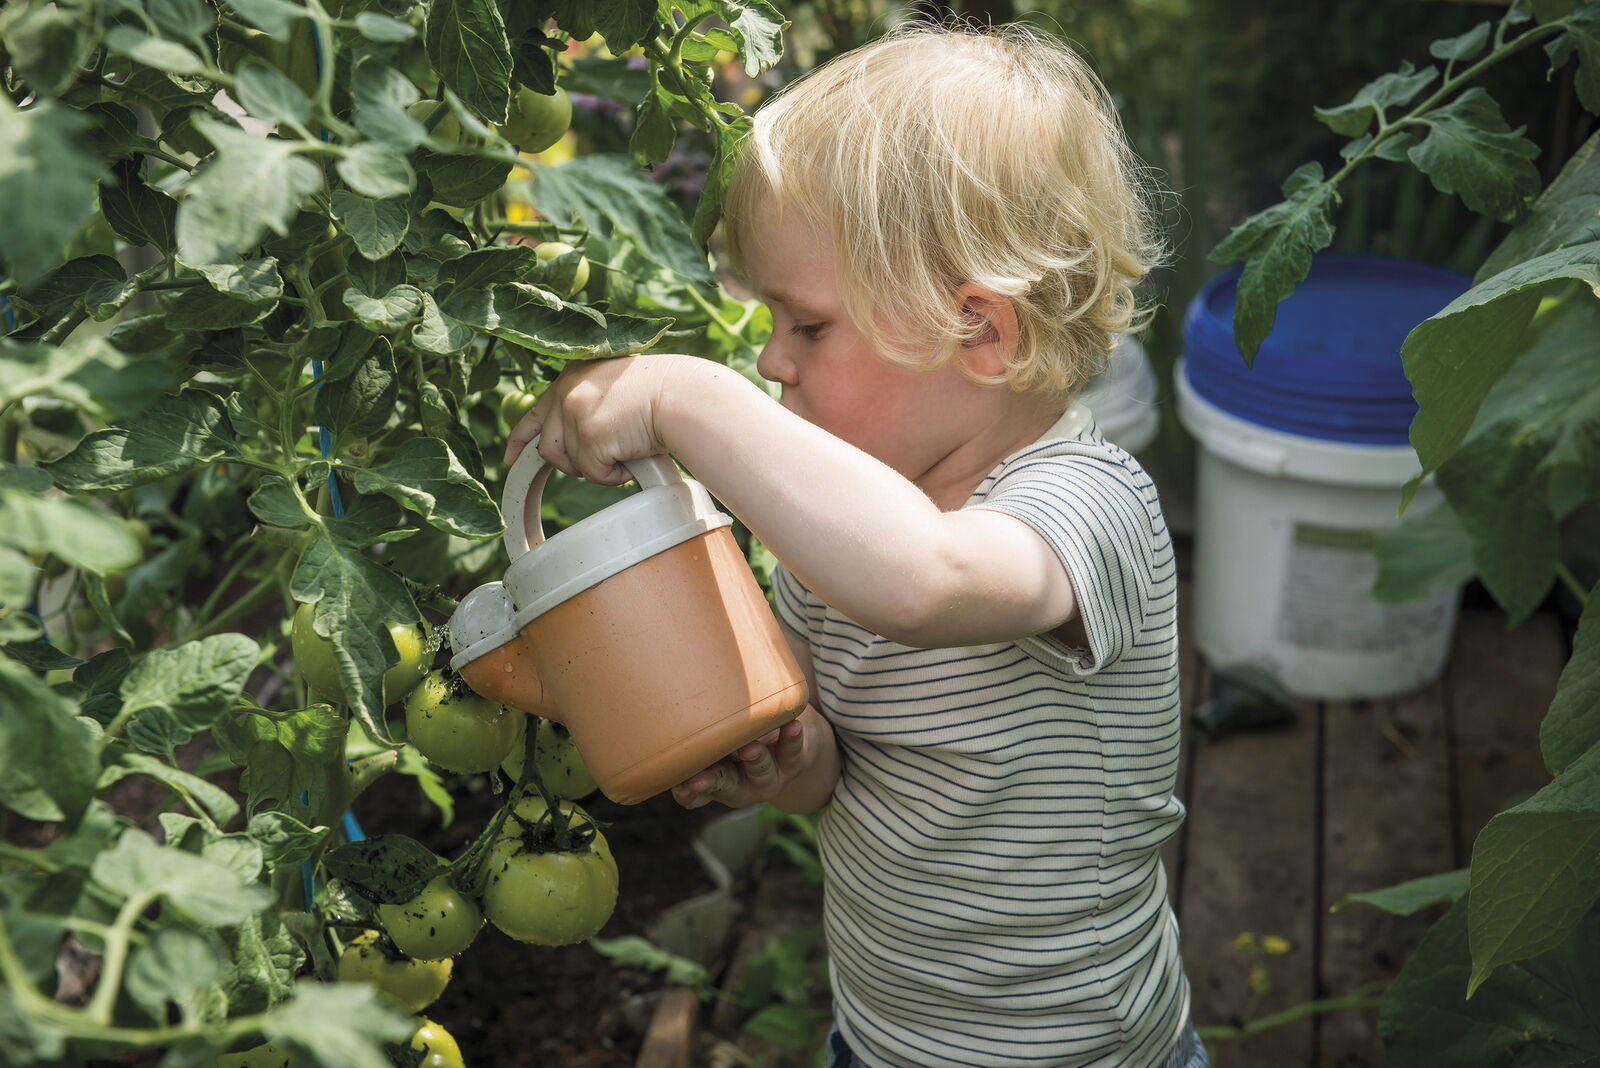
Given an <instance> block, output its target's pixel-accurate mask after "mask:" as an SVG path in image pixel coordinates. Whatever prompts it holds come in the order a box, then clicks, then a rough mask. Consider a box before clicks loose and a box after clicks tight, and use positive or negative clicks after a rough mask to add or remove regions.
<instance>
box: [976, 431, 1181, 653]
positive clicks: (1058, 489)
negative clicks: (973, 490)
mask: <svg viewBox="0 0 1600 1068" xmlns="http://www.w3.org/2000/svg"><path fill="white" fill-rule="evenodd" d="M1144 478H1145V483H1144V485H1141V484H1140V482H1139V478H1138V477H1136V472H1135V471H1133V470H1130V469H1129V468H1128V467H1127V466H1126V465H1124V464H1123V463H1121V462H1118V461H1117V460H1116V459H1115V458H1110V457H1108V458H1100V457H1097V456H1093V455H1072V456H1051V457H1045V458H1040V459H1030V460H1025V461H1022V462H1019V463H1017V464H1015V465H1013V466H1012V467H1009V468H1007V469H1005V470H1004V471H1003V472H1002V473H1001V475H1000V476H999V478H998V479H997V480H996V481H995V483H994V485H993V487H992V488H991V489H990V490H989V493H988V496H987V497H985V498H984V500H983V501H981V502H980V503H976V504H972V505H969V507H972V508H986V509H989V510H991V511H996V512H1004V513H1005V514H1006V515H1009V516H1013V517H1015V518H1017V519H1020V520H1021V521H1022V522H1024V523H1026V524H1028V526H1030V527H1032V528H1033V529H1034V530H1035V531H1036V532H1037V533H1038V534H1039V535H1040V536H1041V537H1042V538H1044V540H1045V542H1046V543H1048V544H1049V546H1050V548H1051V549H1053V550H1054V551H1055V554H1056V556H1057V557H1058V558H1059V559H1060V560H1061V563H1062V565H1063V566H1064V567H1065V568H1066V569H1067V576H1068V578H1069V579H1071V581H1072V589H1073V593H1074V594H1075V596H1076V598H1077V604H1078V612H1079V614H1080V615H1081V617H1082V619H1083V624H1084V630H1085V632H1086V633H1087V634H1088V637H1089V648H1088V649H1086V650H1085V649H1071V648H1069V647H1068V646H1066V645H1065V644H1063V643H1062V642H1061V641H1059V640H1057V639H1056V638H1053V637H1050V636H1048V635H1043V634H1041V635H1034V636H1032V637H1028V638H1023V639H1021V640H1020V641H1018V643H1017V644H1018V646H1019V647H1021V648H1022V650H1023V651H1024V652H1026V653H1028V654H1029V655H1030V656H1032V657H1034V658H1035V659H1037V660H1039V661H1041V662H1042V663H1044V664H1046V665H1047V666H1050V667H1053V668H1055V669H1057V670H1060V671H1068V672H1071V673H1072V674H1075V675H1081V676H1088V675H1094V674H1096V673H1097V672H1099V671H1102V670H1104V669H1105V668H1106V667H1107V666H1108V665H1111V664H1113V663H1115V662H1116V661H1117V660H1118V659H1119V658H1120V657H1121V656H1122V655H1123V654H1124V653H1125V652H1127V651H1128V650H1129V649H1130V648H1131V647H1132V646H1133V645H1134V644H1135V642H1136V641H1137V638H1138V634H1139V631H1140V630H1141V628H1142V627H1143V623H1144V619H1145V615H1146V612H1147V610H1148V607H1149V603H1150V597H1151V591H1152V588H1153V585H1154V579H1153V571H1154V567H1155V556H1156V554H1155V543H1156V540H1157V538H1158V536H1159V532H1158V529H1157V528H1158V527H1159V526H1160V523H1161V521H1160V517H1159V510H1158V508H1157V506H1155V505H1154V504H1153V502H1152V501H1151V500H1150V498H1149V497H1148V496H1147V494H1149V493H1153V492H1154V491H1153V487H1150V486H1149V484H1148V476H1144ZM1153 512H1154V514H1152V513H1153Z"/></svg>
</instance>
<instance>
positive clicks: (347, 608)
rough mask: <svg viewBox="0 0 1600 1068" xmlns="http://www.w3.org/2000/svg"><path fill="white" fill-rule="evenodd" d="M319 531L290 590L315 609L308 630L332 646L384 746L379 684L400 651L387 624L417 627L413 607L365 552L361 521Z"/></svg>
mask: <svg viewBox="0 0 1600 1068" xmlns="http://www.w3.org/2000/svg"><path fill="white" fill-rule="evenodd" d="M391 507H392V505H391ZM316 530H317V535H318V536H317V537H316V538H314V539H313V540H312V542H311V544H310V545H308V546H307V547H306V549H305V551H304V552H303V553H301V554H300V562H299V564H298V565H297V566H296V567H295V571H294V577H293V578H292V579H291V580H290V582H289V591H290V593H291V594H292V595H293V596H294V599H295V600H297V601H306V602H311V603H314V604H315V605H316V606H317V607H316V614H315V615H314V616H313V617H312V627H313V629H314V630H315V631H316V632H317V633H318V634H320V635H321V636H322V637H324V638H328V639H329V640H330V641H332V643H333V651H334V659H335V660H336V661H337V663H338V666H339V679H340V682H341V684H342V686H343V688H344V693H345V697H346V698H347V699H348V700H349V702H350V706H351V708H352V710H353V711H354V712H355V713H356V715H357V716H359V717H360V718H361V721H362V723H363V724H364V725H365V726H366V728H367V732H368V733H369V734H371V735H372V737H374V738H377V739H379V740H382V741H388V740H389V730H388V726H387V724H385V722H384V719H383V685H382V679H383V673H384V672H385V671H387V670H388V669H389V667H390V666H391V665H394V664H397V663H399V662H400V653H399V651H398V650H396V649H395V647H394V639H393V638H391V637H390V636H389V629H388V627H387V626H386V625H385V621H386V620H393V621H395V622H398V623H412V622H415V621H416V619H417V607H416V605H415V604H414V603H413V602H412V600H411V594H410V593H408V592H407V591H406V587H405V584H404V583H403V582H401V581H400V579H399V578H398V577H397V576H396V575H395V574H394V573H393V572H392V571H389V570H388V569H387V568H385V567H383V566H382V565H381V564H379V563H378V562H377V561H376V560H374V559H373V558H372V557H371V556H369V555H368V554H367V553H366V551H365V550H364V549H363V548H362V545H363V544H366V543H365V542H363V540H362V537H363V534H364V533H367V532H366V531H365V530H364V528H363V527H361V526H360V525H359V524H358V523H356V522H354V521H352V520H349V519H346V520H337V519H326V518H325V519H324V520H323V522H322V525H321V526H320V527H318V528H316Z"/></svg>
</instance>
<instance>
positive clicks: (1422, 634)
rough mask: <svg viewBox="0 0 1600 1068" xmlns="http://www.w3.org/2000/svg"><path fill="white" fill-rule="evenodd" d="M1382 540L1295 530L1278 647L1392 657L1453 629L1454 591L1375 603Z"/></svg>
mask: <svg viewBox="0 0 1600 1068" xmlns="http://www.w3.org/2000/svg"><path fill="white" fill-rule="evenodd" d="M1377 539H1378V532H1377V531H1375V530H1366V529H1361V528H1351V527H1328V526H1321V525H1318V524H1314V523H1296V524H1295V525H1294V536H1293V538H1292V539H1291V540H1290V543H1289V554H1288V561H1287V564H1286V566H1285V568H1284V582H1283V595H1282V599H1281V601H1280V603H1279V606H1278V625H1277V639H1278V641H1280V642H1283V643H1285V644H1287V645H1296V646H1299V647H1301V648H1303V649H1321V650H1332V651H1338V652H1360V653H1377V652H1390V651H1393V650H1394V648H1395V647H1396V646H1403V645H1410V644H1413V643H1417V642H1424V641H1427V640H1428V639H1429V638H1430V637H1432V636H1434V635H1437V634H1438V633H1439V630H1440V628H1442V627H1447V626H1449V625H1450V620H1451V612H1452V610H1453V608H1454V607H1455V600H1456V591H1454V590H1443V591H1440V592H1439V593H1436V594H1434V595H1432V596H1430V597H1425V598H1423V599H1422V600H1420V601H1408V602H1406V603H1404V604H1385V603H1384V602H1382V601H1376V600H1373V598H1372V596H1371V594H1370V592H1369V591H1370V590H1371V589H1372V584H1373V582H1374V581H1375V580H1376V579H1377V577H1378V557H1377V554H1376V552H1375V551H1374V550H1375V548H1376V545H1377Z"/></svg>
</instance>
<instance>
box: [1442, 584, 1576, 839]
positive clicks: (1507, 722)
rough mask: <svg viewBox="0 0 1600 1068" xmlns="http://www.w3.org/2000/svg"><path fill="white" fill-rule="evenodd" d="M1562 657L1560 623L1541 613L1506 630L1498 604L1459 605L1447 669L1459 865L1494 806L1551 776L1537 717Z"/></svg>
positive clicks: (1552, 693)
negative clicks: (1492, 608) (1467, 608)
mask: <svg viewBox="0 0 1600 1068" xmlns="http://www.w3.org/2000/svg"><path fill="white" fill-rule="evenodd" d="M1565 660H1566V652H1565V647H1564V642H1563V640H1562V637H1561V627H1560V624H1559V623H1558V622H1557V621H1556V619H1555V617H1554V616H1552V615H1549V614H1547V613H1540V614H1537V615H1534V616H1533V617H1532V618H1530V619H1528V620H1527V621H1526V622H1524V623H1523V624H1522V625H1521V626H1519V627H1518V628H1517V629H1516V630H1514V631H1510V632H1507V631H1506V629H1505V617H1504V616H1502V615H1500V614H1499V613H1495V612H1484V611H1472V612H1463V613H1462V616H1461V622H1460V625H1459V628H1458V630H1457V632H1456V640H1455V649H1454V651H1453V654H1452V657H1451V662H1450V666H1449V668H1448V671H1447V673H1446V674H1447V680H1448V693H1449V701H1450V717H1451V727H1452V730H1453V732H1454V737H1455V750H1456V793H1455V798H1456V812H1457V815H1456V833H1457V850H1458V852H1457V861H1458V863H1457V865H1456V866H1457V867H1464V866H1466V864H1467V862H1468V860H1469V859H1470V858H1471V856H1472V842H1473V839H1475V838H1476V837H1477V836H1478V832H1479V831H1481V830H1483V826H1484V824H1486V823H1488V822H1489V819H1490V817H1492V816H1493V815H1494V814H1495V813H1496V812H1498V811H1500V810H1501V809H1502V808H1504V807H1505V806H1506V804H1507V802H1509V801H1511V800H1513V799H1514V798H1516V797H1518V796H1519V795H1521V794H1524V793H1528V792H1531V791H1533V790H1537V789H1539V787H1541V786H1543V785H1544V784H1545V783H1547V782H1549V781H1550V775H1549V773H1548V772H1546V771H1545V767H1544V758H1543V757H1542V756H1541V755H1540V752H1539V724H1540V722H1541V721H1542V720H1543V719H1544V714H1545V712H1547V711H1548V710H1549V708H1550V701H1551V699H1552V698H1554V697H1555V692H1556V680H1557V679H1558V678H1559V677H1560V675H1561V668H1562V665H1563V664H1564V662H1565Z"/></svg>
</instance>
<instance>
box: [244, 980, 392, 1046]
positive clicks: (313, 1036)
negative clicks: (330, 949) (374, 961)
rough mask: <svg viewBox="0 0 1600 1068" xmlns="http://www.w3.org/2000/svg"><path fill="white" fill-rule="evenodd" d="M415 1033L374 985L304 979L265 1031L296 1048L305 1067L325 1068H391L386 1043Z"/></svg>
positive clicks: (270, 1018)
mask: <svg viewBox="0 0 1600 1068" xmlns="http://www.w3.org/2000/svg"><path fill="white" fill-rule="evenodd" d="M416 1029H417V1022H416V1020H414V1019H412V1018H411V1017H410V1016H408V1015H406V1013H405V1011H404V1010H403V1009H401V1008H400V1007H399V1006H398V1005H396V1004H395V1003H394V1002H393V1001H392V1000H390V999H388V998H387V997H386V996H385V995H383V994H380V993H379V992H378V990H377V989H376V988H375V987H373V986H372V985H371V984H370V983H321V982H317V981H316V980H314V979H301V980H300V982H299V983H298V984H297V985H296V988H295V996H294V998H293V999H292V1000H290V1001H287V1002H284V1003H283V1004H281V1005H278V1006H277V1007H275V1008H273V1009H272V1011H271V1012H269V1013H268V1014H267V1016H266V1018H265V1019H264V1020H262V1022H261V1030H262V1031H263V1032H264V1033H265V1034H266V1036H267V1037H268V1038H269V1039H271V1040H272V1041H274V1042H280V1043H286V1044H289V1045H291V1046H292V1048H293V1049H295V1050H296V1051H297V1052H298V1053H299V1054H300V1058H301V1059H303V1060H304V1061H305V1062H306V1063H307V1064H313V1065H320V1066H321V1068H391V1066H392V1065H393V1063H394V1062H393V1061H391V1060H390V1059H389V1056H388V1054H387V1053H385V1052H384V1048H383V1044H384V1043H387V1042H400V1041H402V1040H404V1039H406V1038H408V1037H410V1035H411V1034H412V1033H413V1032H414V1031H415V1030H416Z"/></svg>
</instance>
